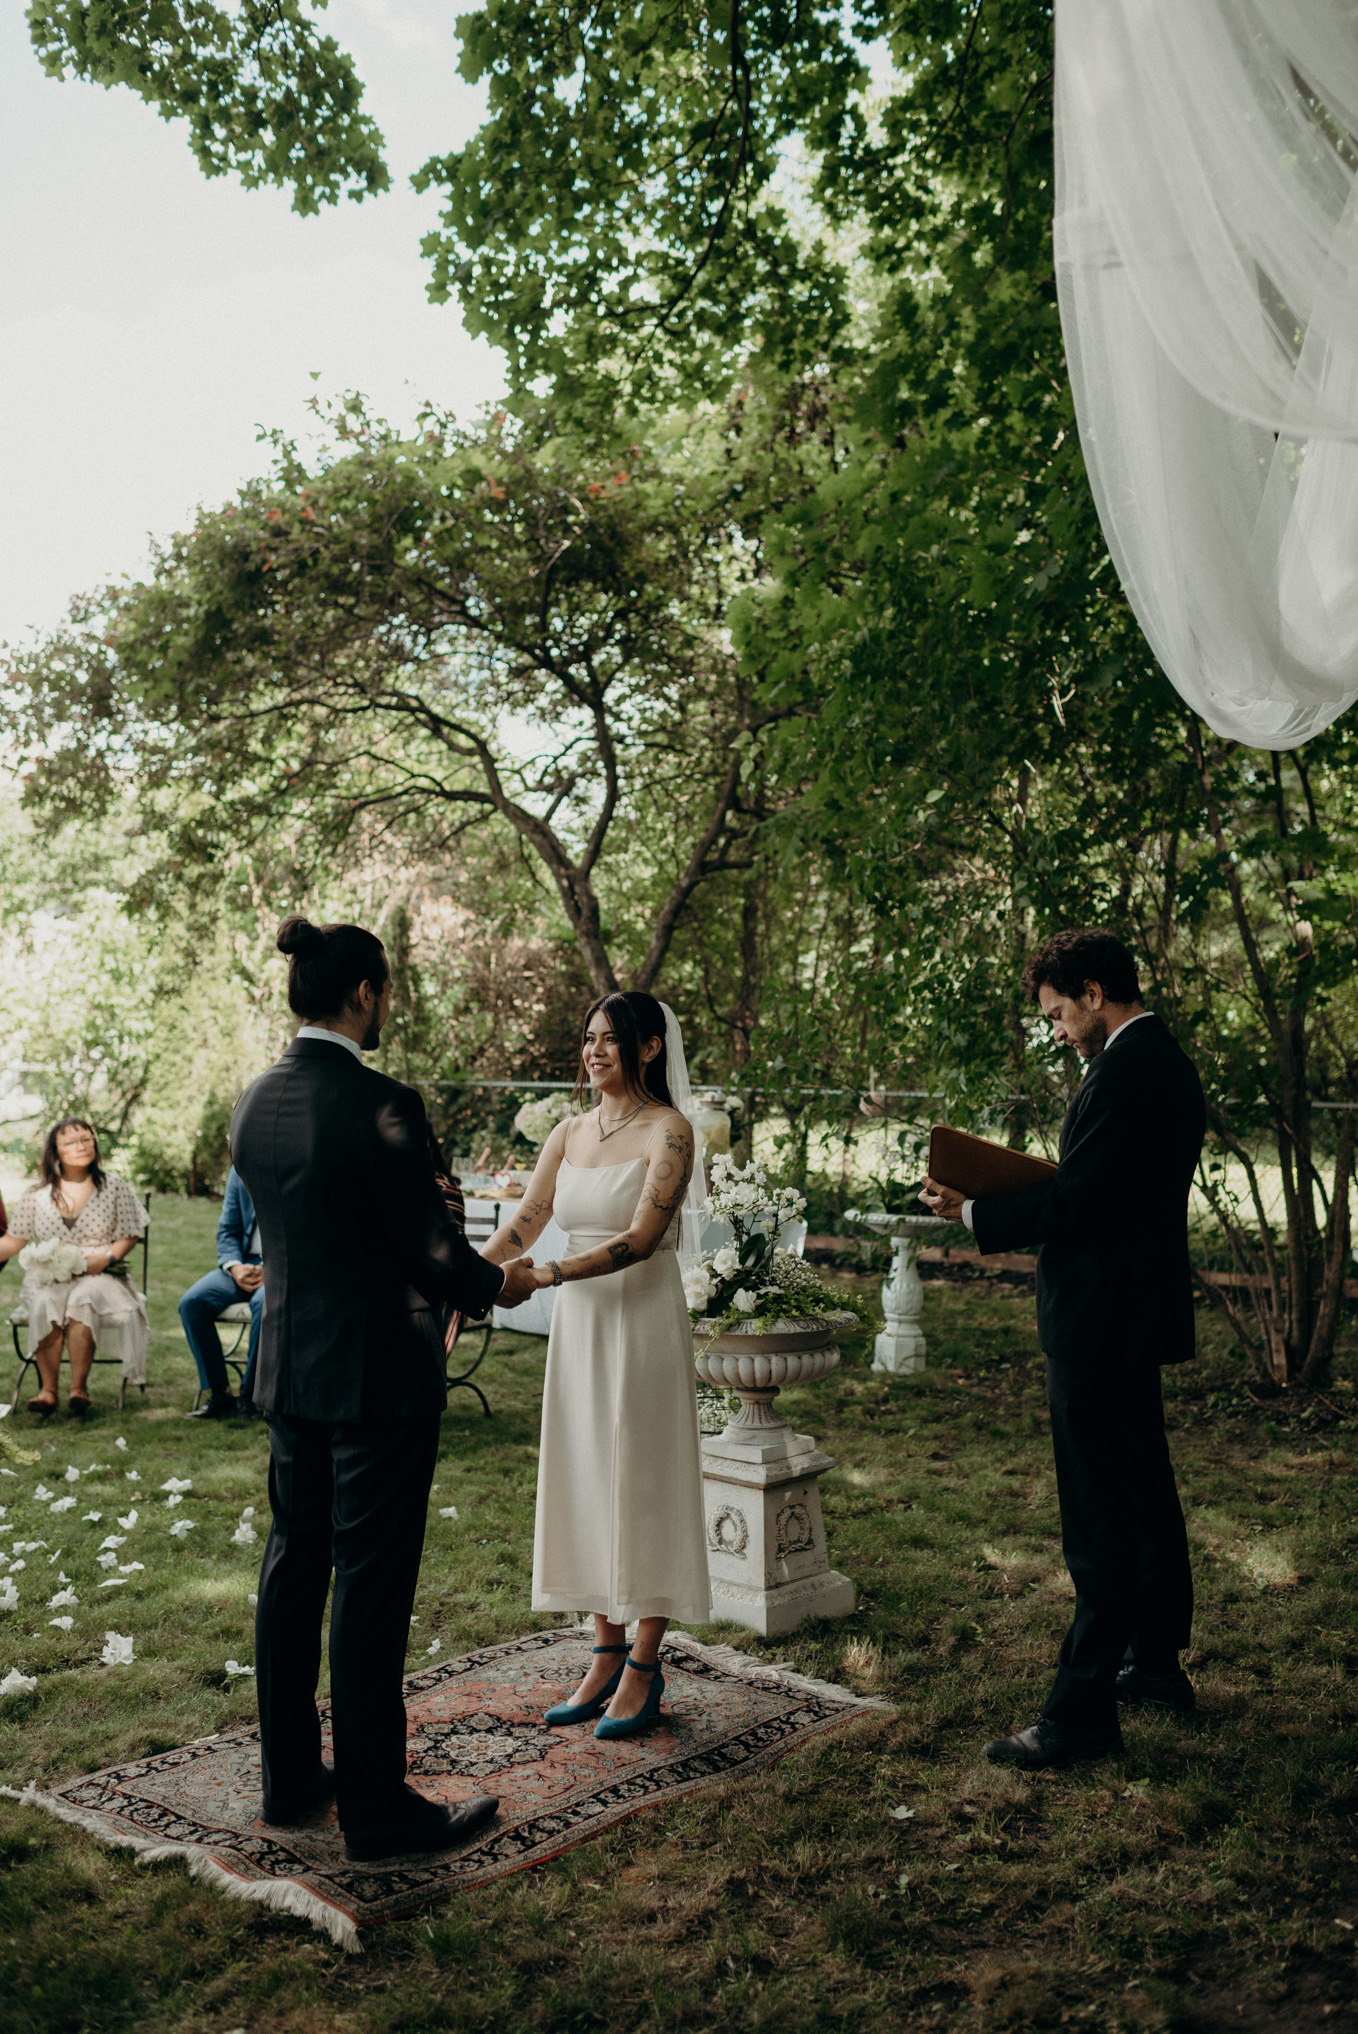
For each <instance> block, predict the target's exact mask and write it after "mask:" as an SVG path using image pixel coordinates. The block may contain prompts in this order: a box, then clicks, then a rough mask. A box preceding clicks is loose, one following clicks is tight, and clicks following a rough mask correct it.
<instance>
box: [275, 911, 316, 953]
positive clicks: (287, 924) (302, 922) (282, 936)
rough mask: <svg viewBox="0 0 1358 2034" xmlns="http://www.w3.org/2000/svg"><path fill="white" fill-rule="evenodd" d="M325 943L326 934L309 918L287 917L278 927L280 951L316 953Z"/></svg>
mask: <svg viewBox="0 0 1358 2034" xmlns="http://www.w3.org/2000/svg"><path fill="white" fill-rule="evenodd" d="M324 945H325V935H324V934H323V933H322V932H321V931H320V930H319V928H318V927H316V926H314V925H313V924H312V923H311V920H310V919H309V918H297V917H293V918H285V919H284V920H283V923H282V924H281V925H280V926H279V928H278V951H279V952H280V953H286V954H294V953H315V952H317V951H318V950H319V949H320V948H321V947H323V946H324Z"/></svg>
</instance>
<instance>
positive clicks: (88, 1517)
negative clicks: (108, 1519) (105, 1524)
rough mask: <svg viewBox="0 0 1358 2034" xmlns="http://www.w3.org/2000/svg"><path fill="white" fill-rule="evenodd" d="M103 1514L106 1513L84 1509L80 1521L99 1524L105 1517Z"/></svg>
mask: <svg viewBox="0 0 1358 2034" xmlns="http://www.w3.org/2000/svg"><path fill="white" fill-rule="evenodd" d="M103 1516H104V1514H103V1512H102V1511H82V1512H81V1514H80V1523H81V1525H98V1524H99V1521H100V1520H101V1519H102V1518H103Z"/></svg>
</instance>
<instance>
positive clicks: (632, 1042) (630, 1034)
mask: <svg viewBox="0 0 1358 2034" xmlns="http://www.w3.org/2000/svg"><path fill="white" fill-rule="evenodd" d="M600 1011H602V1012H603V1014H604V1016H605V1017H606V1018H607V1019H608V1022H609V1026H610V1028H611V1030H612V1032H613V1036H614V1037H615V1038H616V1039H617V1041H618V1058H619V1059H620V1060H621V1062H622V1072H623V1079H624V1080H625V1081H626V1082H627V1086H628V1089H629V1090H630V1092H631V1093H632V1094H634V1095H644V1096H645V1097H646V1099H647V1101H648V1102H664V1103H665V1105H666V1107H667V1108H671V1109H672V1108H673V1107H674V1097H673V1095H671V1093H670V1075H669V1067H668V1065H667V1064H666V1061H667V1059H668V1057H669V1054H668V1050H667V1048H666V1045H665V1013H664V1011H663V1010H662V1009H661V1007H660V1005H659V1003H658V1002H657V1001H656V999H655V997H654V996H648V995H647V993H646V991H645V990H644V989H615V990H614V991H613V993H612V994H611V995H608V996H596V997H595V999H594V1001H593V1002H592V1003H591V1004H590V1006H589V1008H588V1010H586V1012H585V1014H584V1018H583V1020H582V1021H581V1025H580V1071H579V1072H578V1073H577V1075H576V1077H575V1089H574V1092H573V1093H572V1095H571V1101H572V1103H573V1104H574V1106H575V1107H576V1108H578V1109H587V1108H588V1107H589V1077H588V1075H587V1074H586V1072H585V1037H586V1034H587V1033H588V1031H589V1027H590V1020H591V1019H592V1018H594V1017H597V1016H598V1015H599V1013H600ZM648 1038H658V1039H659V1040H660V1050H659V1052H658V1053H657V1054H656V1056H655V1058H654V1059H651V1060H647V1062H646V1064H645V1066H643V1065H642V1063H641V1048H642V1046H643V1045H644V1044H645V1043H646V1041H647V1039H648Z"/></svg>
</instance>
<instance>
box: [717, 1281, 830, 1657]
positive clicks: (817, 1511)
mask: <svg viewBox="0 0 1358 2034" xmlns="http://www.w3.org/2000/svg"><path fill="white" fill-rule="evenodd" d="M784 1329H785V1332H784V1333H782V1334H776V1333H775V1334H760V1335H751V1336H747V1337H741V1336H740V1335H739V1332H738V1331H737V1332H735V1333H733V1334H731V1335H724V1336H722V1338H721V1341H720V1343H719V1344H710V1345H706V1346H700V1348H699V1351H698V1353H697V1355H696V1356H695V1362H696V1364H697V1367H698V1370H699V1373H700V1374H701V1375H702V1376H703V1377H705V1378H706V1379H707V1380H708V1382H709V1383H711V1384H713V1385H715V1386H717V1388H718V1389H721V1390H725V1391H734V1392H736V1393H737V1394H738V1395H739V1397H740V1401H741V1408H740V1412H739V1414H738V1415H737V1417H736V1418H735V1419H734V1420H732V1421H731V1423H730V1425H729V1426H728V1427H726V1429H725V1430H724V1432H722V1433H720V1434H713V1435H711V1436H710V1437H709V1438H708V1439H707V1440H705V1441H704V1442H703V1509H704V1516H705V1519H706V1525H707V1565H708V1573H709V1575H710V1576H711V1581H712V1614H713V1616H714V1617H718V1618H729V1619H731V1621H732V1622H733V1623H735V1624H743V1625H747V1626H749V1628H750V1629H751V1630H752V1631H757V1632H760V1633H762V1634H763V1636H764V1637H766V1638H773V1637H776V1636H778V1635H779V1634H780V1633H783V1632H789V1631H792V1630H794V1629H795V1628H796V1626H797V1625H799V1624H801V1623H802V1621H803V1619H805V1618H808V1617H847V1616H848V1615H849V1613H850V1611H852V1609H853V1607H854V1602H855V1597H854V1587H853V1584H852V1582H850V1581H849V1579H848V1577H847V1576H846V1575H840V1574H837V1573H836V1572H835V1570H834V1569H832V1568H831V1566H830V1559H829V1552H828V1549H827V1547H826V1541H825V1521H824V1518H823V1517H822V1515H821V1504H820V1478H821V1475H822V1474H823V1472H824V1471H825V1470H827V1469H833V1467H834V1458H833V1456H831V1455H826V1454H824V1453H823V1452H822V1451H821V1450H820V1449H819V1448H818V1447H817V1446H816V1443H815V1441H814V1440H813V1439H812V1437H811V1436H810V1434H796V1433H794V1432H793V1431H792V1428H791V1426H790V1425H789V1423H788V1421H787V1420H785V1419H784V1418H783V1417H782V1415H781V1414H780V1413H778V1412H777V1411H775V1409H774V1404H773V1401H774V1399H775V1397H776V1396H777V1393H778V1391H779V1389H780V1388H781V1386H782V1385H784V1384H794V1383H803V1382H809V1381H810V1380H811V1379H812V1378H816V1377H823V1376H824V1375H825V1373H826V1372H827V1371H829V1370H832V1369H833V1368H834V1367H835V1365H836V1364H837V1363H838V1362H839V1350H838V1349H837V1348H836V1347H835V1346H834V1344H833V1343H832V1342H831V1341H830V1339H829V1337H830V1335H831V1333H832V1332H833V1326H832V1324H831V1323H830V1322H810V1321H802V1322H791V1321H789V1322H787V1323H785V1324H784ZM807 1343H814V1344H815V1345H816V1346H814V1347H807V1346H806V1344H807ZM742 1344H743V1346H742ZM789 1344H790V1345H791V1346H789ZM776 1345H781V1346H776ZM799 1345H800V1346H799Z"/></svg>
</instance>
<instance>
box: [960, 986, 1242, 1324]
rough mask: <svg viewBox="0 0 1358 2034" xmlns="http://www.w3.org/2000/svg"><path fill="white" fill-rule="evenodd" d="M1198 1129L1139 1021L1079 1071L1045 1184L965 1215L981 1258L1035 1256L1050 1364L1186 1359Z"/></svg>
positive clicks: (1183, 1091) (1160, 1046)
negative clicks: (1033, 1248) (1017, 1252)
mask: <svg viewBox="0 0 1358 2034" xmlns="http://www.w3.org/2000/svg"><path fill="white" fill-rule="evenodd" d="M1205 1128H1206V1112H1205V1109H1204V1105H1203V1098H1202V1084H1201V1082H1200V1081H1199V1079H1198V1074H1197V1069H1196V1067H1195V1066H1194V1065H1193V1062H1192V1060H1191V1059H1189V1057H1188V1055H1187V1054H1186V1053H1185V1052H1183V1051H1182V1050H1181V1049H1180V1047H1179V1046H1178V1045H1177V1044H1176V1042H1175V1040H1174V1039H1173V1038H1171V1036H1170V1034H1169V1032H1168V1031H1167V1030H1166V1029H1165V1027H1164V1025H1163V1024H1162V1023H1161V1022H1160V1019H1159V1018H1158V1017H1155V1016H1146V1017H1141V1018H1138V1019H1136V1020H1135V1022H1133V1023H1132V1024H1131V1025H1129V1026H1128V1027H1127V1029H1126V1031H1125V1032H1120V1033H1116V1034H1115V1035H1114V1036H1113V1038H1112V1039H1110V1041H1109V1042H1108V1044H1107V1046H1106V1047H1105V1048H1104V1050H1103V1052H1101V1053H1100V1054H1099V1056H1098V1058H1097V1059H1094V1060H1092V1061H1091V1062H1090V1064H1089V1067H1088V1070H1087V1072H1086V1073H1085V1076H1084V1078H1083V1080H1082V1081H1081V1082H1080V1085H1079V1087H1078V1089H1077V1090H1076V1092H1075V1096H1074V1098H1073V1100H1072V1101H1071V1104H1070V1107H1069V1108H1068V1109H1067V1110H1066V1117H1065V1121H1064V1123H1063V1124H1062V1126H1061V1146H1060V1164H1059V1166H1058V1169H1057V1171H1056V1174H1055V1176H1054V1177H1053V1178H1051V1179H1049V1180H1044V1181H1043V1182H1042V1184H1041V1185H1040V1186H1033V1187H1025V1188H1024V1189H1023V1191H1022V1192H1020V1193H1016V1194H996V1195H991V1196H987V1197H986V1198H985V1199H983V1200H977V1201H975V1202H974V1203H973V1205H972V1224H973V1227H974V1230H975V1235H976V1243H977V1247H978V1249H979V1250H980V1251H981V1252H982V1253H983V1254H985V1253H988V1252H990V1251H996V1250H1014V1249H1018V1248H1020V1247H1021V1246H1022V1245H1023V1244H1031V1243H1038V1244H1040V1245H1041V1246H1042V1248H1041V1254H1040V1256H1039V1257H1038V1262H1037V1327H1038V1339H1039V1341H1040V1342H1041V1344H1042V1348H1043V1350H1044V1352H1045V1353H1046V1355H1047V1356H1049V1357H1050V1358H1051V1359H1052V1360H1053V1361H1054V1362H1057V1363H1081V1362H1091V1361H1100V1360H1102V1359H1106V1357H1107V1355H1108V1354H1109V1353H1113V1354H1116V1355H1128V1356H1145V1357H1149V1358H1150V1359H1151V1360H1152V1361H1154V1362H1159V1363H1182V1362H1185V1361H1186V1360H1187V1359H1188V1358H1189V1357H1191V1356H1192V1355H1193V1353H1194V1332H1193V1276H1192V1271H1191V1269H1190V1265H1189V1257H1188V1194H1189V1188H1190V1186H1191V1185H1192V1181H1193V1174H1194V1170H1195V1168H1196V1166H1197V1163H1198V1156H1199V1153H1200V1152H1201V1150H1202V1140H1203V1134H1204V1130H1205Z"/></svg>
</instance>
